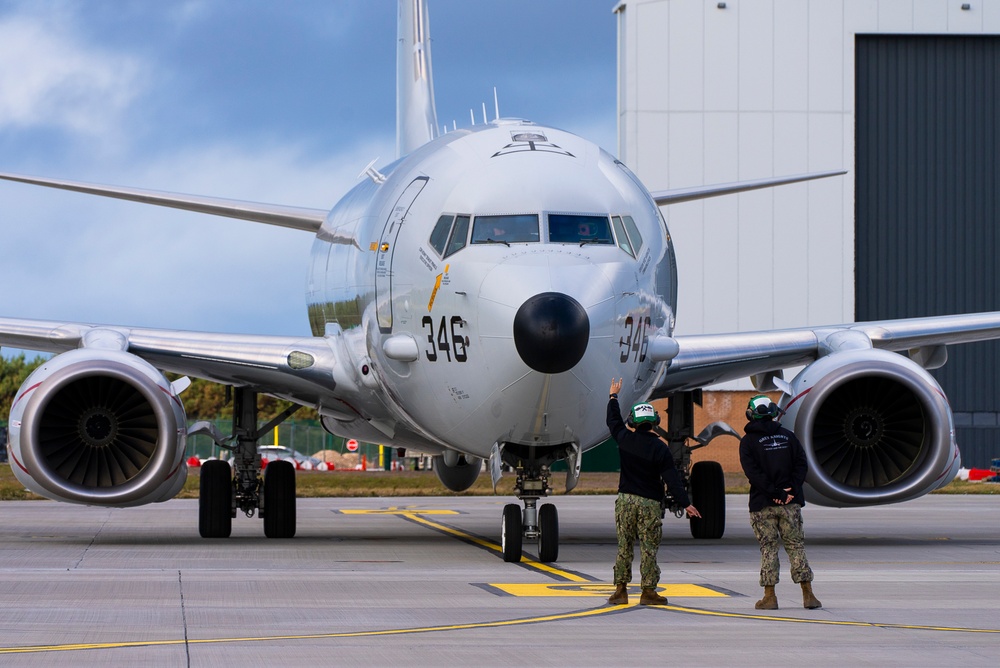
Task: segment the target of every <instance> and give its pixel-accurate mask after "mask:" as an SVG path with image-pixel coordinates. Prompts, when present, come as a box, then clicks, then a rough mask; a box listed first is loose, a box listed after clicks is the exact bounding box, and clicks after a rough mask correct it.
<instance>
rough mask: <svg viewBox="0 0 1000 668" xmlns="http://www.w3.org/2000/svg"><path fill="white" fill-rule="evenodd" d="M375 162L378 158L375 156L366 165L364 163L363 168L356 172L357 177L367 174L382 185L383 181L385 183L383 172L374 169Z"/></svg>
mask: <svg viewBox="0 0 1000 668" xmlns="http://www.w3.org/2000/svg"><path fill="white" fill-rule="evenodd" d="M376 162H378V158H375V159H374V160H372V161H371V162H369V163H368V164H367V165H365V168H364V169H362V170H361V173H360V174H358V178H359V179H360V178H361V177H362V176H367V177H368V178H370V179H371V180H372V181H374V182H375V183H376V184H377V185H382V184H383V183H385V174H383V173H382V172H380V171H378V170H377V169H375V163H376Z"/></svg>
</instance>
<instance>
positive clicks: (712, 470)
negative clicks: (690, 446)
mask: <svg viewBox="0 0 1000 668" xmlns="http://www.w3.org/2000/svg"><path fill="white" fill-rule="evenodd" d="M691 503H692V504H693V505H694V507H695V508H697V509H698V512H700V513H701V519H699V518H697V517H692V518H691V535H692V536H694V537H695V538H722V534H723V533H725V531H726V476H725V474H724V473H723V472H722V465H721V464H719V462H697V463H696V464H694V465H693V466H692V467H691Z"/></svg>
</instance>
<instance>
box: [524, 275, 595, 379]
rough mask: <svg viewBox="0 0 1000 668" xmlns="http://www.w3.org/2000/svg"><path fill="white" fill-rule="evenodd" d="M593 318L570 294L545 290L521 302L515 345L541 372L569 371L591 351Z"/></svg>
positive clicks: (525, 359)
mask: <svg viewBox="0 0 1000 668" xmlns="http://www.w3.org/2000/svg"><path fill="white" fill-rule="evenodd" d="M589 338H590V318H588V317H587V311H586V310H584V308H583V307H582V306H581V305H580V302H578V301H576V300H575V299H573V298H572V297H570V296H569V295H564V294H562V293H561V292H543V293H541V294H539V295H535V296H534V297H531V298H530V299H528V300H527V301H526V302H524V303H523V304H521V307H520V308H519V309H517V314H516V315H515V316H514V346H515V347H516V348H517V354H518V355H520V356H521V359H522V360H524V363H525V364H527V365H528V366H529V367H531V368H532V369H534V370H535V371H538V372H540V373H562V372H563V371H569V370H570V369H572V368H573V367H574V366H576V364H577V362H579V361H580V360H581V359H582V358H583V354H584V353H585V352H587V340H588V339H589Z"/></svg>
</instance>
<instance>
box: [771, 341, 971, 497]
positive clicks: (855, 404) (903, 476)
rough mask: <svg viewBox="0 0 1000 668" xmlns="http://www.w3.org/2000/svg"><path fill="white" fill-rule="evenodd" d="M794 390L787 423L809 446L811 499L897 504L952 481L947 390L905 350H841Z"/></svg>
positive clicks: (954, 455) (954, 453) (954, 454)
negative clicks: (904, 351)
mask: <svg viewBox="0 0 1000 668" xmlns="http://www.w3.org/2000/svg"><path fill="white" fill-rule="evenodd" d="M792 389H793V395H792V396H793V399H792V400H790V401H789V402H788V406H787V413H786V416H785V418H784V419H783V420H782V421H783V422H786V424H787V423H789V421H790V423H791V424H793V425H794V426H793V430H794V431H795V433H796V435H798V437H799V440H801V441H802V444H803V447H804V448H805V450H806V456H807V458H808V460H809V476H808V478H807V483H808V486H809V487H810V488H811V489H810V493H809V494H808V495H807V500H810V501H814V502H816V503H818V504H820V505H832V506H863V505H873V504H884V503H896V502H899V501H906V500H908V499H912V498H916V497H918V496H922V495H923V494H926V493H927V492H929V491H931V490H933V489H936V488H937V487H940V486H942V485H944V484H947V483H948V482H950V481H951V479H952V478H953V477H954V473H955V472H957V470H958V463H959V462H958V449H957V447H956V445H955V443H954V426H953V418H952V414H951V409H950V407H949V406H948V402H947V400H946V398H945V395H944V392H943V391H942V390H941V387H940V385H938V383H937V381H936V380H934V378H933V377H932V376H931V375H930V374H929V373H927V371H925V370H924V369H923V368H921V367H920V366H919V365H917V364H915V363H914V362H912V361H911V360H909V359H907V358H905V357H903V356H902V355H899V354H896V353H891V352H887V351H882V350H855V351H849V352H842V353H836V354H833V355H830V356H828V357H825V358H823V359H821V360H818V361H817V362H814V363H813V364H811V365H809V366H808V367H806V369H804V370H803V371H802V372H801V373H800V374H799V375H798V376H796V378H795V380H793V381H792ZM949 472H950V474H951V475H949Z"/></svg>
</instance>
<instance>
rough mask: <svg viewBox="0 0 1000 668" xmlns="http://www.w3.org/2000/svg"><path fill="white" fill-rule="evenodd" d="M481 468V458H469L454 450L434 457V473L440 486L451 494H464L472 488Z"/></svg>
mask: <svg viewBox="0 0 1000 668" xmlns="http://www.w3.org/2000/svg"><path fill="white" fill-rule="evenodd" d="M482 468H483V460H482V458H481V457H470V456H468V455H463V454H461V453H458V452H456V451H454V450H445V451H444V453H443V454H440V455H436V456H435V457H434V473H436V474H437V477H438V480H440V481H441V484H442V485H444V486H445V487H447V488H448V489H450V490H451V491H453V492H464V491H465V490H467V489H469V488H470V487H472V484H473V483H474V482H476V478H478V477H479V472H480V471H481V470H482Z"/></svg>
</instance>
